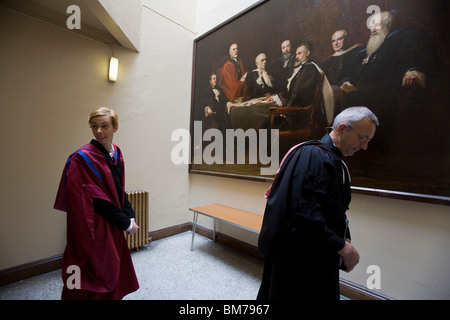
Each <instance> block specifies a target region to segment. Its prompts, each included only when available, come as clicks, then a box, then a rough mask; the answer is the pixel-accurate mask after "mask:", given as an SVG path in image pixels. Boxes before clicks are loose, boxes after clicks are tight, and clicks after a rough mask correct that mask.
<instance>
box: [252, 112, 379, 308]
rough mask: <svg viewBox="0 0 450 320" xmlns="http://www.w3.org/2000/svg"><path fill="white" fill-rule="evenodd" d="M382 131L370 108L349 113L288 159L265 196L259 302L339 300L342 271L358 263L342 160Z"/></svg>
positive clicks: (287, 156)
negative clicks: (378, 128)
mask: <svg viewBox="0 0 450 320" xmlns="http://www.w3.org/2000/svg"><path fill="white" fill-rule="evenodd" d="M377 125H378V119H377V117H376V116H375V115H374V114H373V113H372V112H371V111H370V110H369V109H367V108H366V107H352V108H348V109H345V110H344V111H342V112H341V113H340V114H339V115H338V116H336V118H335V120H334V123H333V127H332V131H331V133H330V134H327V135H325V136H324V137H323V138H322V139H321V140H318V141H309V142H306V143H303V144H300V145H297V146H295V147H293V148H292V149H291V150H290V151H289V152H288V154H287V155H286V156H285V158H284V159H283V161H282V163H281V166H280V170H279V172H278V174H277V176H276V178H275V180H274V183H273V185H272V186H271V188H270V189H269V190H268V192H267V193H266V196H267V204H266V209H265V212H264V220H263V225H262V228H261V233H260V237H259V240H258V249H259V251H260V253H261V254H262V256H263V257H264V259H265V262H266V263H265V267H264V274H263V279H262V283H261V287H260V290H259V293H258V299H259V300H277V299H297V300H301V299H330V300H338V299H339V296H340V294H339V268H341V269H343V270H345V271H347V272H350V271H351V270H352V269H353V268H354V267H355V265H356V264H357V263H358V261H359V254H358V252H357V250H356V249H355V248H354V247H353V246H352V245H351V243H350V242H351V241H350V231H349V229H348V220H347V217H346V214H345V212H346V210H347V209H348V205H349V203H350V197H351V196H350V176H349V172H348V170H347V166H346V165H345V163H344V162H343V161H342V157H343V156H352V155H353V154H354V153H355V152H357V151H359V150H361V149H363V150H366V149H367V147H368V143H369V141H370V140H371V139H372V138H373V137H374V135H375V129H376V126H377Z"/></svg>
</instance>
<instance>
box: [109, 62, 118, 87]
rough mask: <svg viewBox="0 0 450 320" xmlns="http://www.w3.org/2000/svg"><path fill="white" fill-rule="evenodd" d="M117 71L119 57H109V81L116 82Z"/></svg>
mask: <svg viewBox="0 0 450 320" xmlns="http://www.w3.org/2000/svg"><path fill="white" fill-rule="evenodd" d="M118 73H119V59H117V58H114V57H111V59H109V76H108V79H109V81H113V82H116V81H117V74H118Z"/></svg>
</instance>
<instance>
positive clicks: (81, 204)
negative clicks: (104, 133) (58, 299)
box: [54, 144, 139, 299]
mask: <svg viewBox="0 0 450 320" xmlns="http://www.w3.org/2000/svg"><path fill="white" fill-rule="evenodd" d="M115 150H116V155H117V157H115V160H114V161H115V162H116V163H115V164H116V165H117V164H118V163H117V161H119V163H120V165H121V167H122V177H120V178H121V179H120V181H121V184H122V188H121V189H122V190H125V189H124V181H125V180H124V170H123V169H124V163H123V158H122V156H121V152H120V150H119V149H118V147H117V146H115ZM121 197H122V199H120V200H119V196H118V193H117V190H116V187H115V185H114V180H113V177H112V174H111V170H110V169H109V167H108V163H107V160H106V158H105V156H104V154H103V153H102V152H101V151H100V150H99V149H98V148H97V147H96V146H94V145H93V144H86V145H85V146H83V147H82V148H81V149H79V150H77V151H76V152H74V153H73V154H72V155H71V156H70V157H69V159H68V160H67V163H66V166H65V168H64V172H63V174H62V177H61V182H60V185H59V189H58V193H57V197H56V201H55V206H54V208H55V209H58V210H61V211H65V212H67V244H66V248H65V250H64V255H63V261H62V278H63V283H64V288H63V294H62V298H63V299H122V298H123V297H124V296H125V295H127V294H129V293H131V292H133V291H136V290H137V289H138V288H139V284H138V281H137V278H136V274H135V271H134V266H133V262H132V260H131V255H130V251H129V249H128V246H127V243H126V240H125V237H124V233H123V230H121V229H119V228H118V227H116V226H114V225H112V224H111V223H109V222H108V221H107V220H106V219H105V218H103V217H102V216H101V215H99V214H97V213H95V212H94V204H93V203H94V198H99V199H102V200H106V201H109V202H111V203H112V204H114V205H115V206H116V207H118V208H122V210H123V205H122V204H123V203H124V201H123V197H124V192H123V191H122V194H121ZM71 265H74V266H77V267H79V269H80V274H81V281H80V283H81V285H80V288H79V289H69V288H68V287H67V280H68V278H69V277H71V276H72V272H69V273H68V272H67V270H68V267H69V266H71ZM70 280H71V279H69V281H70Z"/></svg>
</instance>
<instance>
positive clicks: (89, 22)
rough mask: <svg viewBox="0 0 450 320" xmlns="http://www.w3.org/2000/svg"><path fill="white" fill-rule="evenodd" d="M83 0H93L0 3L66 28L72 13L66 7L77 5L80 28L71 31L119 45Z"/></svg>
mask: <svg viewBox="0 0 450 320" xmlns="http://www.w3.org/2000/svg"><path fill="white" fill-rule="evenodd" d="M84 1H95V0H0V5H5V6H7V7H9V8H11V9H13V10H16V11H19V12H22V13H24V14H27V15H30V16H32V17H34V18H37V19H40V20H43V21H45V22H47V23H51V24H54V25H56V26H59V27H62V28H67V27H66V21H67V19H68V18H69V17H70V15H71V14H72V12H69V13H67V8H68V7H69V6H70V5H77V6H79V8H80V12H81V29H80V30H77V29H73V30H71V31H73V32H76V33H79V34H82V35H84V36H87V37H90V38H92V39H95V40H98V41H101V42H104V43H107V44H109V45H119V42H118V41H117V40H116V39H115V38H114V37H113V35H112V34H111V33H110V32H109V31H108V30H107V29H106V28H105V26H104V25H103V24H102V23H101V22H100V20H99V19H98V18H97V17H96V16H95V15H94V14H93V13H92V12H91V11H90V10H89V8H88V7H87V6H86V5H85V3H84Z"/></svg>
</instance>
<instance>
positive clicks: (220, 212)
mask: <svg viewBox="0 0 450 320" xmlns="http://www.w3.org/2000/svg"><path fill="white" fill-rule="evenodd" d="M189 210H191V211H193V212H194V218H193V220H192V223H193V227H192V241H191V251H192V250H193V249H194V236H195V229H196V227H197V219H198V214H202V215H204V216H207V217H210V218H213V219H214V228H213V241H216V221H217V220H219V221H223V222H226V223H229V224H231V225H234V226H237V227H240V228H243V229H246V230H249V231H252V232H256V233H259V232H260V231H261V226H262V222H263V215H260V214H257V213H253V212H248V211H244V210H239V209H235V208H231V207H227V206H224V205H221V204H217V203H213V204H208V205H205V206H200V207H195V208H189Z"/></svg>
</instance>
